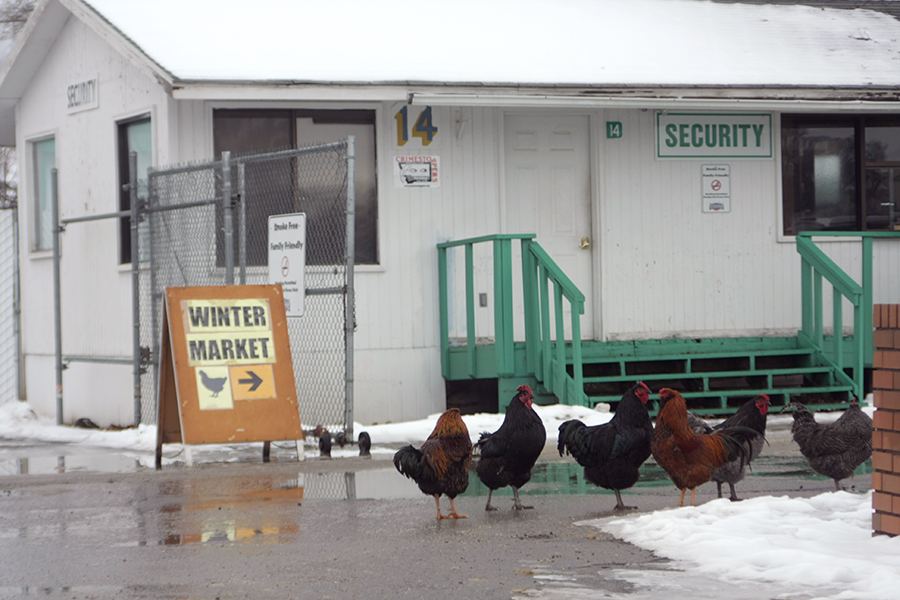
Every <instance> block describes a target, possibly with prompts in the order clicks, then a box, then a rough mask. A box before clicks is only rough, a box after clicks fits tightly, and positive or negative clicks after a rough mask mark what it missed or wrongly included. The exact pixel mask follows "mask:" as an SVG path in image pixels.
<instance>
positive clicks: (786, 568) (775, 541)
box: [579, 492, 900, 600]
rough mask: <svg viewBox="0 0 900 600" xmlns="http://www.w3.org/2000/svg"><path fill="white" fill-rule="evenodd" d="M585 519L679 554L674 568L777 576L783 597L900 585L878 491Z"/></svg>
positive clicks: (885, 592)
mask: <svg viewBox="0 0 900 600" xmlns="http://www.w3.org/2000/svg"><path fill="white" fill-rule="evenodd" d="M579 524H580V525H591V526H594V527H598V528H600V529H602V530H603V531H605V532H606V533H610V534H612V535H615V536H616V537H618V538H621V539H623V540H625V541H628V542H631V543H633V544H635V545H637V546H641V547H643V548H646V549H648V550H651V551H653V552H654V553H655V554H657V555H658V556H662V557H665V558H669V559H671V560H673V561H676V562H675V564H674V565H673V568H674V569H678V570H684V571H691V572H693V573H698V572H699V573H701V574H703V575H706V576H709V577H713V578H716V579H719V580H721V581H722V582H725V583H728V584H730V585H746V584H750V583H753V582H759V583H774V584H776V586H777V588H778V589H779V590H780V591H781V592H782V595H781V596H779V597H794V596H795V595H802V596H803V597H808V596H807V595H811V596H814V597H818V598H832V599H834V600H851V599H871V600H874V599H878V598H892V597H896V593H897V590H898V589H900V538H889V537H884V536H879V537H872V493H871V492H869V493H867V494H851V493H848V492H832V493H826V494H821V495H819V496H815V497H813V498H790V497H787V496H781V497H772V496H763V497H758V498H752V499H749V500H745V501H743V502H730V501H728V500H725V499H721V500H714V501H711V502H708V503H706V504H703V505H701V506H697V507H685V508H678V509H670V510H661V511H656V512H653V513H647V514H640V515H633V516H629V517H624V518H618V517H616V518H611V519H599V520H592V521H584V522H582V523H579ZM618 575H619V576H620V577H622V578H623V579H628V580H630V581H632V582H633V583H634V584H636V585H638V586H647V585H648V584H649V582H650V581H652V585H653V586H659V585H666V581H667V579H668V578H667V577H660V578H656V577H654V578H651V579H648V578H647V577H646V575H647V573H646V572H643V571H642V572H638V571H622V572H619V573H618ZM674 579H677V577H676V578H674ZM674 579H672V581H674ZM670 585H675V584H674V583H672V584H670ZM657 591H659V589H657Z"/></svg>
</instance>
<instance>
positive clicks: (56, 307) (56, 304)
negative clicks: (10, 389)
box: [50, 168, 63, 425]
mask: <svg viewBox="0 0 900 600" xmlns="http://www.w3.org/2000/svg"><path fill="white" fill-rule="evenodd" d="M57 175H58V172H57V170H56V169H55V168H54V169H50V212H51V213H52V214H53V327H54V331H55V338H56V339H55V347H56V357H55V362H56V424H57V425H62V424H63V392H62V389H63V388H62V386H63V381H62V373H63V361H62V302H61V300H60V289H59V287H60V277H59V268H60V265H59V263H60V260H59V186H58V182H57Z"/></svg>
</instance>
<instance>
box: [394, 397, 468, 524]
mask: <svg viewBox="0 0 900 600" xmlns="http://www.w3.org/2000/svg"><path fill="white" fill-rule="evenodd" d="M471 464H472V440H471V439H470V438H469V430H468V428H466V424H465V423H464V422H463V420H462V417H461V416H460V413H459V409H458V408H450V409H447V410H446V411H445V412H444V414H442V415H441V416H440V418H439V419H438V421H437V424H436V425H435V426H434V431H432V432H431V435H429V436H428V439H427V440H425V443H424V444H422V447H421V448H415V447H413V446H404V447H402V448H400V449H399V450H397V453H396V454H394V467H396V469H397V471H399V472H400V473H402V474H403V475H406V476H407V477H409V478H410V479H412V480H413V481H415V482H416V483H417V484H418V485H419V489H420V490H422V493H424V494H428V495H429V496H434V503H435V504H436V505H437V518H438V519H449V518H451V517H452V518H454V519H465V518H467V517H468V516H467V515H461V514H459V513H458V512H457V510H456V504H455V503H454V501H453V499H454V498H456V496H458V495H459V494H462V493H463V492H465V491H466V488H467V487H469V466H470V465H471ZM441 494H443V495H446V496H447V498H449V499H450V510H451V512H450V513H449V514H448V515H446V516H445V515H443V514H441Z"/></svg>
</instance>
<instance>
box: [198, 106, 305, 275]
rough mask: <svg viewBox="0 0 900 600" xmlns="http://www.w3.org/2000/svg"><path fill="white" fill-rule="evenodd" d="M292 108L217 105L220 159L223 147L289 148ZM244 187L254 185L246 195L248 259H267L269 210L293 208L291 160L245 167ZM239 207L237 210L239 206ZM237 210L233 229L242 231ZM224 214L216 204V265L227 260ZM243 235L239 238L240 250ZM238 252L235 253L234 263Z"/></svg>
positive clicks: (246, 150) (251, 150)
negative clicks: (240, 107) (230, 107)
mask: <svg viewBox="0 0 900 600" xmlns="http://www.w3.org/2000/svg"><path fill="white" fill-rule="evenodd" d="M291 132H292V129H291V111H289V110H216V111H215V112H214V114H213V152H214V153H215V158H216V159H219V158H221V157H222V152H225V151H226V150H227V151H229V152H231V155H232V157H234V156H239V155H243V154H257V153H260V152H271V151H274V150H286V149H288V148H290V147H291V140H292V133H291ZM236 171H237V169H233V173H232V175H233V177H232V188H231V189H232V191H234V192H235V193H237V190H238V186H237V173H236ZM244 176H245V178H246V179H245V186H246V189H247V190H253V191H254V192H255V194H252V193H249V192H248V196H247V198H246V200H247V205H246V210H247V264H248V265H255V266H261V265H266V264H268V261H269V249H268V247H267V246H266V244H267V240H268V236H269V223H268V219H269V215H280V214H290V213H294V212H297V211H296V210H295V209H294V194H295V192H294V184H293V167H292V164H291V161H290V160H279V161H274V162H267V163H265V164H250V165H247V167H246V172H245V175H244ZM235 212H237V211H235ZM238 218H239V217H238V215H234V228H235V231H236V232H237V231H239V227H240V223H239V221H238ZM224 227H225V225H224V215H223V211H222V207H221V206H220V205H217V206H216V264H218V265H219V266H224V265H225V252H224V246H225V235H224ZM237 248H238V240H237V238H236V239H235V252H237ZM237 261H238V257H237V256H235V263H237Z"/></svg>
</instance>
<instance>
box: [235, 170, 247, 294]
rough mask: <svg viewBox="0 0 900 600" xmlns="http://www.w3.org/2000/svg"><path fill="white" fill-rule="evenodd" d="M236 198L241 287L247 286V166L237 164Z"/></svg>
mask: <svg viewBox="0 0 900 600" xmlns="http://www.w3.org/2000/svg"><path fill="white" fill-rule="evenodd" d="M237 168H238V198H240V202H241V208H240V215H241V217H240V219H241V230H240V234H239V235H240V240H238V244H239V245H238V258H239V264H240V270H239V278H240V282H241V285H246V284H247V165H245V164H244V163H242V162H239V163H238V166H237Z"/></svg>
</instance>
